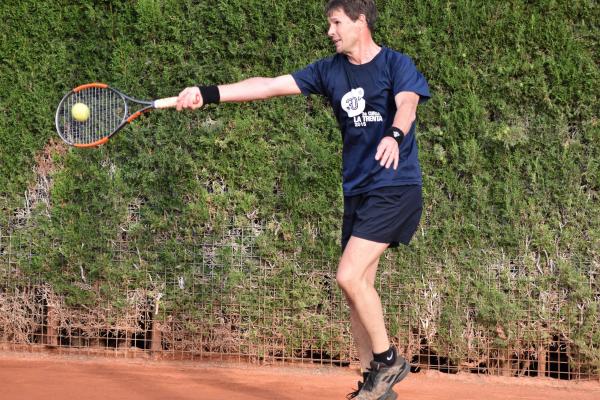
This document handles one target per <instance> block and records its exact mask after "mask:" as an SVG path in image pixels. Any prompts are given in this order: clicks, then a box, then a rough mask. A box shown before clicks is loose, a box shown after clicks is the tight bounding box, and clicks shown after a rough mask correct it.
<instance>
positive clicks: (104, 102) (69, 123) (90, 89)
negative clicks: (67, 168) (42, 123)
mask: <svg viewBox="0 0 600 400" xmlns="http://www.w3.org/2000/svg"><path fill="white" fill-rule="evenodd" d="M78 103H83V104H85V105H86V106H87V107H88V108H89V117H88V118H87V119H85V120H83V121H80V120H77V119H75V118H74V116H73V114H72V109H73V106H74V105H75V104H78ZM127 115H128V109H127V101H126V99H125V97H124V95H123V94H122V93H121V92H119V91H117V90H115V89H113V88H111V87H109V86H108V85H106V84H104V83H88V84H85V85H81V86H78V87H76V88H75V89H73V90H71V91H70V92H68V93H67V94H66V95H65V96H64V97H63V98H62V100H61V101H60V103H59V105H58V108H57V109H56V116H55V124H56V131H57V132H58V134H59V136H60V137H61V138H62V139H63V140H64V141H65V142H66V143H68V144H70V145H72V146H75V147H94V146H99V145H102V144H104V143H106V142H107V141H108V139H109V138H110V137H111V136H112V135H113V134H115V133H116V132H117V131H118V130H119V129H121V128H122V127H123V126H124V125H125V124H126V122H127Z"/></svg>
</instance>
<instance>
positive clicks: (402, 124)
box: [375, 92, 419, 169]
mask: <svg viewBox="0 0 600 400" xmlns="http://www.w3.org/2000/svg"><path fill="white" fill-rule="evenodd" d="M394 100H395V101H396V115H394V122H393V124H392V128H396V129H398V130H400V134H402V135H407V134H408V132H409V131H410V128H411V127H412V124H413V122H415V119H416V118H417V105H418V104H419V95H418V94H416V93H414V92H400V93H398V94H397V95H396V97H395V98H394ZM375 160H377V161H379V164H380V165H381V166H382V167H383V166H384V167H385V168H390V166H392V165H393V166H394V169H398V163H399V162H400V146H399V145H398V141H397V139H395V138H394V137H393V136H385V137H384V138H383V139H381V142H380V143H379V146H377V154H376V155H375Z"/></svg>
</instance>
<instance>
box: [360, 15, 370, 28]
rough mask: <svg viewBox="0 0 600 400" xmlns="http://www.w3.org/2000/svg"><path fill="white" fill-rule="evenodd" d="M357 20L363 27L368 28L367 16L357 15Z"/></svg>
mask: <svg viewBox="0 0 600 400" xmlns="http://www.w3.org/2000/svg"><path fill="white" fill-rule="evenodd" d="M358 20H359V21H360V22H362V23H363V24H364V25H365V26H368V25H369V24H368V23H367V16H366V15H365V14H359V16H358Z"/></svg>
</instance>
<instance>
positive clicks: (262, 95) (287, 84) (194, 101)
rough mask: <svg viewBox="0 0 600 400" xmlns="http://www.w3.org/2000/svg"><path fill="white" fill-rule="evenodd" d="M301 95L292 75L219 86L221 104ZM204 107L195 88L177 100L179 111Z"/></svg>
mask: <svg viewBox="0 0 600 400" xmlns="http://www.w3.org/2000/svg"><path fill="white" fill-rule="evenodd" d="M300 93H301V91H300V88H299V87H298V85H297V84H296V81H295V80H294V78H293V77H292V75H282V76H278V77H276V78H259V77H257V78H249V79H246V80H243V81H240V82H237V83H232V84H227V85H219V95H220V102H221V103H224V102H244V101H253V100H264V99H269V98H271V97H278V96H289V95H293V94H300ZM203 105H204V100H203V99H202V95H201V94H200V90H199V89H198V88H197V87H195V86H192V87H188V88H185V89H184V90H183V91H182V92H181V93H180V94H179V98H178V99H177V110H181V109H184V108H189V109H192V110H195V109H197V108H200V107H202V106H203Z"/></svg>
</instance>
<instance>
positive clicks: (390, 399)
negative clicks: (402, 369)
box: [377, 389, 398, 400]
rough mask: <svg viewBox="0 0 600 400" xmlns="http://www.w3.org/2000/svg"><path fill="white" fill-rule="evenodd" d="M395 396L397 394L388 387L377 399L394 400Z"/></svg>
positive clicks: (396, 396)
mask: <svg viewBox="0 0 600 400" xmlns="http://www.w3.org/2000/svg"><path fill="white" fill-rule="evenodd" d="M397 398H398V395H397V394H396V392H394V391H393V390H392V389H390V390H389V391H387V392H386V393H385V394H384V395H383V396H381V397H380V398H379V399H377V400H396V399H397Z"/></svg>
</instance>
